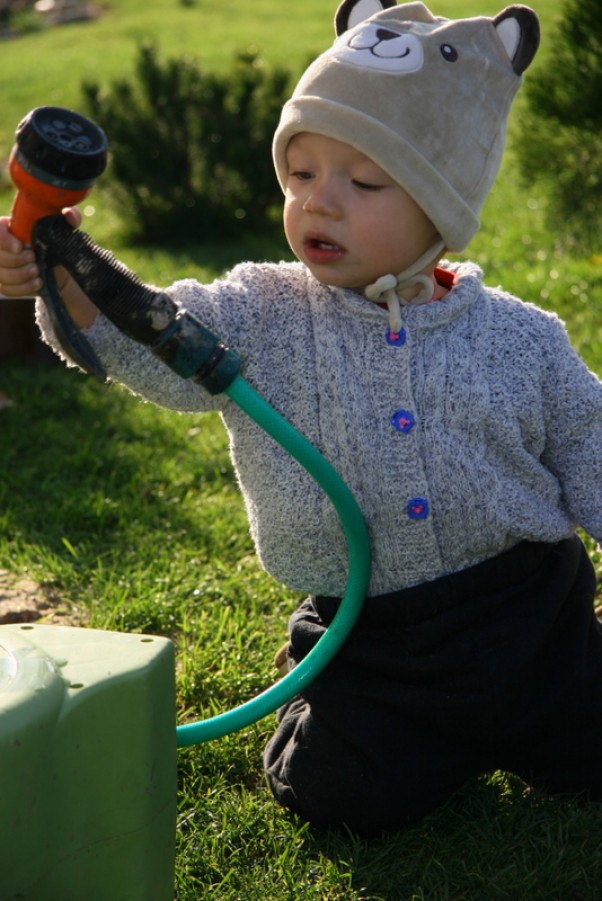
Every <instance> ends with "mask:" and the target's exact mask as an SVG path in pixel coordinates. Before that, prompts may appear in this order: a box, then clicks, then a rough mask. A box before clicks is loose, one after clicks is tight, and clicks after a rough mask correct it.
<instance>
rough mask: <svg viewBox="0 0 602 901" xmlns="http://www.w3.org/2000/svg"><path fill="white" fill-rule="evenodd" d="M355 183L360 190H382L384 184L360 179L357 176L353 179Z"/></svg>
mask: <svg viewBox="0 0 602 901" xmlns="http://www.w3.org/2000/svg"><path fill="white" fill-rule="evenodd" d="M353 184H354V185H355V187H356V188H359V189H360V191H380V190H381V189H382V185H375V184H371V183H370V182H367V181H360V180H359V179H357V178H354V179H353Z"/></svg>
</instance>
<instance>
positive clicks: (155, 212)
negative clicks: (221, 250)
mask: <svg viewBox="0 0 602 901" xmlns="http://www.w3.org/2000/svg"><path fill="white" fill-rule="evenodd" d="M290 81H291V75H290V73H289V72H287V71H285V70H283V69H279V68H274V69H270V68H268V67H267V66H266V65H265V64H264V63H263V62H262V61H261V60H260V59H259V58H258V56H257V55H256V54H254V53H248V52H246V53H240V54H238V55H237V56H236V57H235V59H234V62H233V65H232V68H231V70H230V71H229V72H227V73H226V74H225V75H218V74H214V73H206V72H202V71H201V69H200V68H199V67H198V65H197V64H196V62H195V61H194V60H192V59H191V58H188V57H181V58H176V59H172V60H168V61H166V62H161V61H160V60H159V58H158V55H157V51H156V48H155V47H154V46H152V45H143V46H141V47H140V48H139V54H138V59H137V62H136V69H135V76H134V78H132V79H131V80H127V79H122V80H119V81H116V82H114V83H113V85H112V86H111V88H110V89H109V90H105V91H103V90H102V89H101V87H100V86H99V85H98V84H97V83H90V82H88V83H84V85H83V92H84V102H85V104H86V106H87V110H88V111H89V113H90V115H91V116H92V118H93V119H94V120H95V121H96V122H97V123H98V124H99V125H100V126H102V128H104V130H105V131H106V133H107V136H108V138H109V144H110V148H111V165H110V168H109V172H108V179H109V181H110V183H111V187H112V188H113V189H114V194H115V197H116V199H117V202H118V205H119V206H120V208H121V213H122V215H123V217H124V220H125V222H126V227H127V229H128V232H129V233H130V237H131V238H133V239H136V240H140V241H145V242H160V243H162V244H166V243H170V242H174V241H180V240H185V239H188V240H190V238H191V236H192V237H193V239H194V240H196V241H203V240H215V239H216V238H220V237H234V236H237V235H239V234H240V233H241V232H243V231H249V230H258V229H267V228H269V227H270V226H273V224H274V223H275V221H276V219H277V217H276V216H275V215H274V208H275V207H277V206H279V205H280V203H281V193H280V189H279V187H278V184H277V181H276V177H275V175H274V171H273V166H272V162H271V142H272V136H273V133H274V130H275V128H276V125H277V122H278V117H279V114H280V109H281V107H282V104H283V103H284V101H285V100H286V98H287V97H288V94H289V86H290Z"/></svg>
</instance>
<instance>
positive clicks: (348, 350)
mask: <svg viewBox="0 0 602 901" xmlns="http://www.w3.org/2000/svg"><path fill="white" fill-rule="evenodd" d="M450 268H453V269H455V270H456V272H457V276H458V281H457V284H456V286H455V287H454V288H453V290H452V291H451V293H450V294H448V295H447V297H446V298H445V299H444V300H443V301H442V302H432V303H429V304H426V305H423V306H414V307H412V306H409V307H405V308H403V310H402V316H403V330H402V332H401V333H400V334H399V335H398V336H394V335H393V336H391V335H390V333H389V332H388V325H387V313H386V311H385V310H382V309H380V308H379V307H377V306H374V305H373V304H372V303H370V302H368V301H366V300H365V299H364V298H363V297H362V296H361V295H359V294H357V293H355V292H353V291H350V290H342V289H338V288H330V287H325V286H323V285H321V284H319V283H318V282H317V281H316V280H315V279H314V278H313V277H312V276H311V274H310V273H309V272H308V271H307V269H306V268H305V267H304V266H302V265H301V264H299V263H279V264H254V263H246V264H242V265H240V266H237V267H236V268H235V269H234V270H233V271H232V272H231V273H230V274H229V275H228V276H227V277H226V278H224V279H223V280H218V281H216V282H214V283H213V284H210V285H200V284H198V283H197V282H195V281H192V280H186V281H182V282H177V283H175V284H174V285H172V286H171V288H169V289H168V293H169V294H170V295H171V296H172V297H173V298H174V299H175V300H176V301H177V302H178V303H181V304H182V305H183V306H185V307H187V308H188V309H189V310H190V311H192V312H193V313H195V314H196V315H197V316H198V317H199V318H200V319H201V320H202V321H203V322H204V323H205V324H206V325H207V326H208V327H209V328H211V329H212V330H213V331H215V332H216V333H217V334H218V335H219V336H220V337H221V338H222V340H224V341H225V342H226V343H227V344H229V345H230V346H231V347H233V348H234V349H236V350H237V351H238V352H239V353H240V355H241V357H242V359H243V367H242V373H243V375H244V377H245V378H246V379H247V380H248V381H249V382H250V384H251V385H253V387H254V388H255V389H257V390H258V391H259V392H260V393H261V394H263V395H264V396H265V397H266V399H267V400H268V401H269V402H270V403H271V404H273V405H274V406H275V407H276V409H278V410H279V412H280V413H282V414H283V415H284V416H285V417H286V418H287V419H289V420H290V421H291V422H292V423H293V424H294V425H295V426H296V427H297V428H298V429H299V430H300V431H301V432H302V433H303V434H304V435H306V436H307V438H308V439H309V440H310V441H311V442H312V443H313V444H314V445H315V446H316V447H317V448H318V449H319V450H320V451H321V452H322V453H323V454H324V455H325V456H326V457H327V458H328V460H329V461H330V462H331V463H332V464H333V466H334V467H335V468H336V470H337V471H338V472H339V474H340V475H341V476H342V478H343V479H344V480H345V481H346V483H347V484H348V485H349V487H350V488H351V490H352V491H353V493H354V494H355V497H356V498H357V500H358V502H359V504H360V507H361V509H362V511H363V513H364V516H365V518H366V522H367V525H368V529H369V533H370V537H371V542H372V553H373V570H372V578H371V584H370V594H371V595H376V594H382V593H384V592H388V591H393V590H395V589H399V588H403V587H407V586H411V585H415V584H417V583H420V582H423V581H427V580H431V579H435V578H437V577H439V576H441V575H443V574H447V573H451V572H455V571H457V570H461V569H463V568H465V567H468V566H470V565H472V564H475V563H478V562H480V561H482V560H485V559H487V558H490V557H492V556H494V555H496V554H499V553H500V552H502V551H504V550H506V549H508V548H510V547H512V546H513V545H515V544H517V543H518V542H519V541H521V540H522V539H532V540H538V541H548V542H554V541H557V540H560V539H562V538H564V537H566V536H568V535H570V534H571V532H572V531H573V530H574V529H575V527H576V526H577V525H579V526H581V527H583V529H585V530H586V531H587V532H588V533H589V534H590V535H592V536H593V537H594V538H595V539H596V540H597V541H600V540H601V539H602V383H601V382H600V380H599V379H598V378H597V377H596V376H595V375H594V374H592V373H591V372H590V371H588V369H587V368H586V366H585V364H584V363H583V362H582V361H581V359H580V358H579V356H578V355H577V354H576V353H575V352H574V351H573V349H572V348H571V346H570V344H569V341H568V338H567V335H566V332H565V329H564V327H563V325H562V323H561V322H560V320H559V319H558V318H557V317H556V316H554V315H552V314H548V313H544V312H542V311H541V310H539V309H538V308H537V307H535V306H532V305H530V304H526V303H523V302H522V301H520V300H517V299H516V298H514V297H511V296H509V295H508V294H506V293H504V292H502V291H501V290H497V289H489V288H485V287H483V285H482V283H481V273H480V271H479V270H478V268H477V267H475V266H474V265H472V264H469V263H464V264H460V265H456V266H452V267H450ZM38 311H39V312H38V318H39V322H40V326H41V328H42V331H43V334H44V335H45V337H46V340H47V341H48V342H49V343H50V344H51V345H53V346H54V347H55V349H57V351H58V348H57V345H56V339H55V338H54V335H53V334H52V330H51V327H50V324H49V322H48V320H47V317H46V314H45V311H44V309H43V307H42V306H41V305H39V307H38ZM86 334H87V337H88V338H89V340H90V341H91V342H92V344H93V346H94V348H95V350H96V352H97V353H98V355H99V357H100V359H101V360H102V362H103V364H104V366H105V367H106V370H107V372H108V374H109V376H110V378H111V379H112V380H113V381H117V382H120V383H122V384H124V385H126V386H127V387H128V388H129V389H130V390H131V391H133V392H134V393H135V394H139V395H141V396H142V397H144V398H146V399H148V400H149V401H152V402H154V403H157V404H159V405H161V406H164V407H168V408H170V409H174V410H179V411H202V410H209V409H219V410H220V411H221V414H222V416H223V420H224V422H225V425H226V428H227V429H228V433H229V436H230V441H231V453H232V458H233V461H234V466H235V468H236V472H237V475H238V479H239V481H240V486H241V489H242V492H243V495H244V499H245V503H246V508H247V513H248V517H249V522H250V528H251V533H252V536H253V539H254V541H255V545H256V548H257V552H258V555H259V557H260V560H261V562H262V564H263V566H264V567H265V568H266V569H267V570H268V571H269V572H270V573H272V575H273V576H275V577H276V578H277V579H279V580H280V581H282V582H284V583H285V584H287V585H289V586H290V587H291V588H294V589H296V590H299V591H304V592H311V593H315V594H326V595H341V594H342V593H343V591H344V588H345V584H346V577H347V546H346V541H345V538H344V533H343V530H342V527H341V524H340V521H339V519H338V516H337V514H336V513H335V512H334V510H333V508H332V506H331V504H330V502H329V501H328V499H327V498H325V496H324V494H323V492H322V491H321V489H320V488H319V487H318V486H317V484H316V483H315V482H314V481H313V480H312V479H311V478H310V477H309V476H308V475H307V473H306V472H305V471H304V470H302V469H301V468H300V466H299V465H298V464H297V463H296V462H294V461H293V460H292V459H291V458H290V457H289V455H288V454H287V453H286V452H285V451H284V450H282V449H281V448H280V447H279V446H278V445H277V444H276V443H275V442H274V441H273V440H272V439H271V438H269V437H268V436H266V435H265V434H264V432H263V431H262V430H261V429H260V428H259V427H258V426H257V425H256V424H255V423H254V422H252V421H251V420H250V419H249V418H248V417H247V416H246V415H245V414H244V413H242V412H241V411H240V409H239V408H238V407H237V406H236V405H235V404H234V403H233V402H232V401H230V400H229V398H228V397H226V396H224V395H221V396H217V397H210V396H209V395H208V394H207V393H206V392H204V391H203V389H201V388H199V387H197V386H196V385H194V384H193V383H191V382H185V381H183V380H182V379H180V378H178V377H177V376H175V375H174V374H173V373H172V372H171V371H170V370H168V369H166V368H165V367H164V366H163V364H161V363H160V362H158V361H157V360H156V359H155V358H154V357H153V356H152V355H151V354H150V353H149V352H148V351H147V350H146V349H145V348H143V347H141V346H139V345H137V344H135V343H133V342H132V341H130V340H129V339H128V338H126V337H125V336H124V335H122V334H121V333H120V332H118V331H117V329H115V328H114V327H113V325H112V324H111V323H110V322H108V321H107V320H106V319H105V318H104V317H103V316H99V318H98V319H97V321H96V322H95V324H94V325H93V326H92V328H91V329H89V330H88V331H87V333H86Z"/></svg>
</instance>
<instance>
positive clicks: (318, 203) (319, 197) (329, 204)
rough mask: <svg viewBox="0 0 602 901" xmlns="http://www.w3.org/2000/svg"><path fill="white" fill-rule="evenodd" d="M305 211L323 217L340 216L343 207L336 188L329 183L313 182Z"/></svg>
mask: <svg viewBox="0 0 602 901" xmlns="http://www.w3.org/2000/svg"><path fill="white" fill-rule="evenodd" d="M303 209H304V210H305V212H307V213H316V214H318V215H321V216H331V217H338V216H340V211H341V206H340V201H339V198H338V194H337V191H336V188H335V186H334V185H332V184H331V183H329V182H321V181H315V182H313V184H312V186H311V191H310V192H309V195H308V197H307V199H306V200H305V203H304V204H303Z"/></svg>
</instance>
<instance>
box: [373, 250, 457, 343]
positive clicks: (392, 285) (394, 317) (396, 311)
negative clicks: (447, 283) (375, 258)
mask: <svg viewBox="0 0 602 901" xmlns="http://www.w3.org/2000/svg"><path fill="white" fill-rule="evenodd" d="M444 248H445V242H444V241H442V240H439V241H437V243H436V244H435V245H434V246H433V247H431V248H429V250H427V251H426V252H425V253H423V254H422V256H421V257H419V258H418V259H417V260H416V262H415V263H413V264H412V265H411V266H408V268H407V269H404V271H403V272H400V274H399V275H382V276H381V277H380V278H378V279H377V280H376V281H375V282H373V283H372V284H371V285H367V286H366V288H364V294H365V296H366V297H367V298H368V300H371V301H373V302H374V303H386V305H387V308H388V310H389V328H390V329H391V331H392V332H393V333H394V334H399V332H400V331H401V325H402V323H401V306H402V305H403V306H409V305H410V304H412V305H414V304H421V303H428V301H429V300H431V299H432V297H433V293H434V290H435V286H434V285H433V280H432V279H431V278H429V276H428V275H424V273H423V272H422V271H421V270H422V269H424V267H425V266H427V265H428V264H429V263H431V262H432V261H433V260H435V259H437V258H438V257H439V255H440V254H441V252H442V251H443V249H444ZM413 287H418V288H419V290H418V293H417V294H416V295H415V296H414V297H412V298H411V299H410V300H407V299H406V298H405V297H400V296H399V292H400V291H403V290H404V289H405V288H413Z"/></svg>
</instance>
